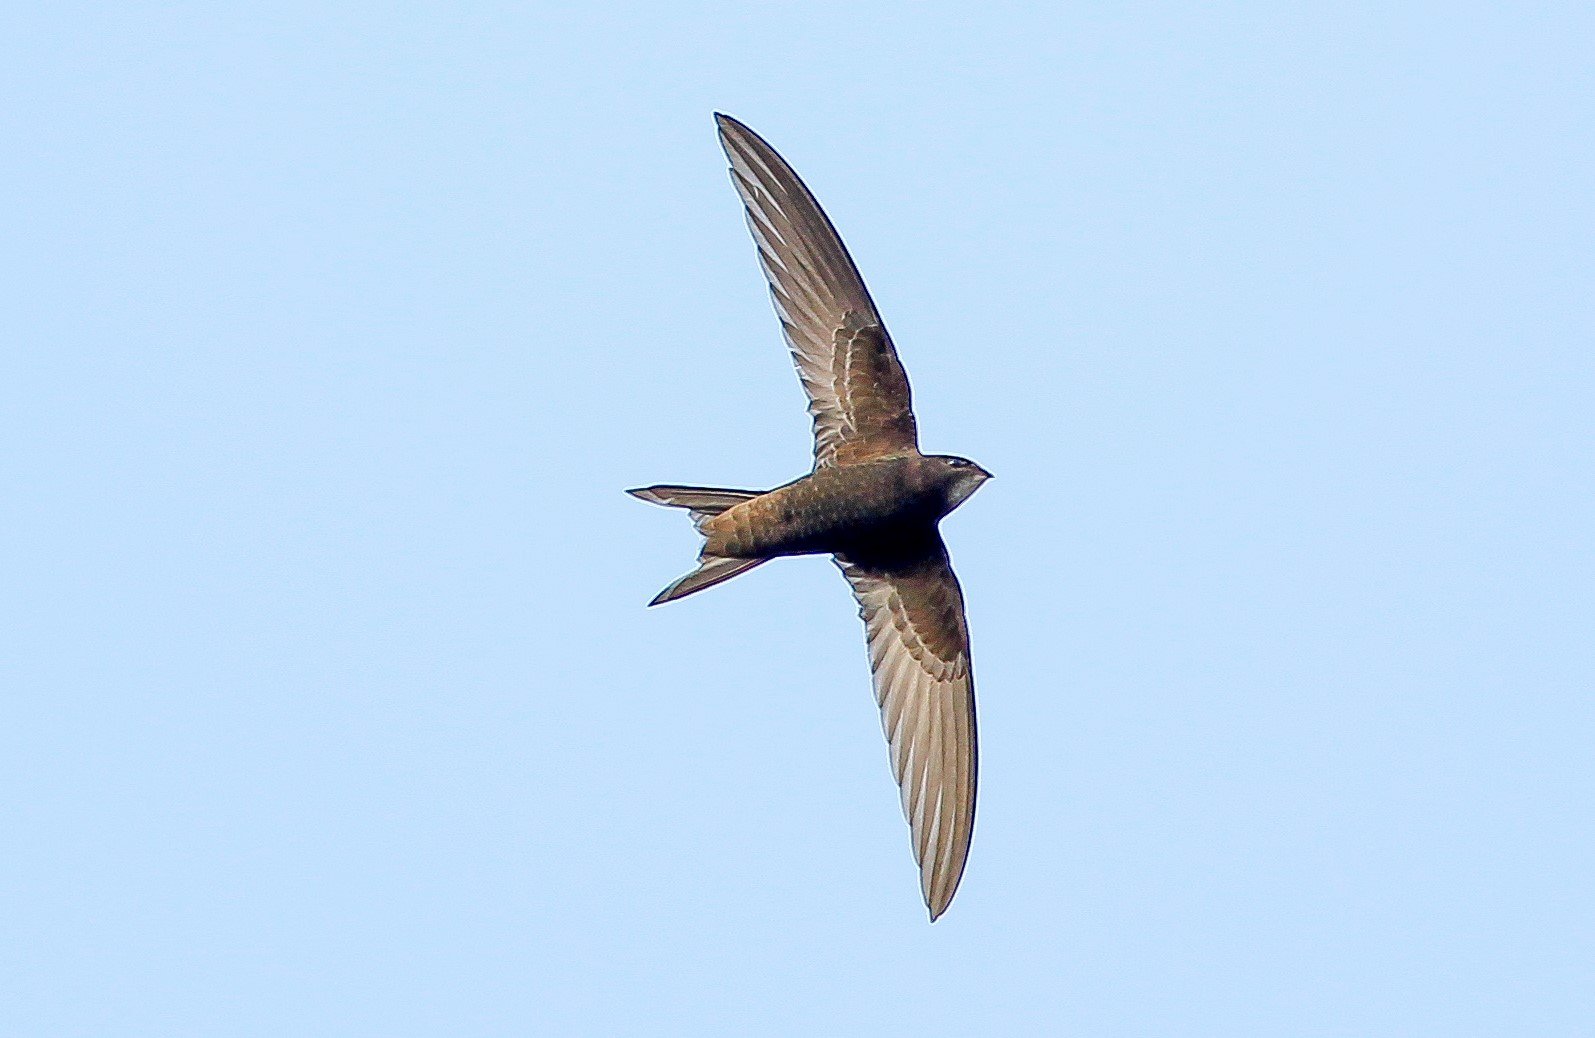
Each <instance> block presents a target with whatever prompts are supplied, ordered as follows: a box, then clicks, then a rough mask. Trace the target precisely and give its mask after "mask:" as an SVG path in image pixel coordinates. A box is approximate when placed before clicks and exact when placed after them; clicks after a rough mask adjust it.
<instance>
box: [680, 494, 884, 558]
mask: <svg viewBox="0 0 1595 1038" xmlns="http://www.w3.org/2000/svg"><path fill="white" fill-rule="evenodd" d="M910 504H911V502H908V501H906V500H903V499H902V495H901V494H897V493H893V492H891V488H890V487H889V486H880V485H873V486H852V485H848V483H847V482H844V481H842V480H834V479H832V480H827V479H823V478H821V479H816V478H814V477H812V476H811V477H805V478H804V479H801V480H799V481H797V482H796V483H792V484H788V485H787V486H784V487H780V488H777V489H775V490H772V491H770V492H769V493H767V494H762V495H760V496H759V497H756V498H754V499H753V500H751V501H747V502H744V503H743V504H740V505H737V506H736V507H735V508H732V509H730V510H728V511H726V512H723V513H721V514H720V515H718V516H716V517H715V519H714V520H713V522H712V523H711V524H710V528H709V530H708V531H706V532H707V533H708V534H709V540H708V543H707V544H706V545H705V549H706V550H707V551H709V552H710V553H711V554H716V555H729V556H733V557H737V558H753V557H767V556H773V555H813V554H828V553H831V552H835V551H840V550H843V548H844V547H845V546H846V545H848V544H851V543H854V542H856V541H857V540H858V539H859V538H860V537H868V536H870V535H872V534H873V533H874V532H876V531H878V530H881V529H882V528H884V527H888V526H891V525H894V524H896V523H900V522H902V521H903V519H904V518H905V511H906V510H907V508H908V507H909V506H910Z"/></svg>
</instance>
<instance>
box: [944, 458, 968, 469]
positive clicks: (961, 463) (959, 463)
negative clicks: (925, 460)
mask: <svg viewBox="0 0 1595 1038" xmlns="http://www.w3.org/2000/svg"><path fill="white" fill-rule="evenodd" d="M947 463H948V464H949V465H951V466H952V467H953V468H955V469H961V468H963V467H965V466H966V465H968V464H969V462H967V461H965V460H964V459H963V458H949V459H947Z"/></svg>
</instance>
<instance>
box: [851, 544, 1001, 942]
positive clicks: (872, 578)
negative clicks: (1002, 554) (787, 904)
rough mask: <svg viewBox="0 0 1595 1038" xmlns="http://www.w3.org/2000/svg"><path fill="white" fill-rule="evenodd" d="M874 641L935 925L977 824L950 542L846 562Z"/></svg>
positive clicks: (966, 673) (884, 713) (881, 695)
mask: <svg viewBox="0 0 1595 1038" xmlns="http://www.w3.org/2000/svg"><path fill="white" fill-rule="evenodd" d="M837 565H838V566H840V567H841V568H842V573H843V575H844V576H846V577H847V580H848V583H849V584H851V585H852V586H853V595H854V597H855V598H857V599H858V606H859V615H860V616H861V617H862V618H863V620H864V628H865V633H866V635H867V636H868V639H869V655H870V668H871V669H872V670H873V672H874V679H875V699H876V701H877V702H878V703H879V704H880V708H881V728H882V729H883V730H884V731H885V733H886V741H887V743H888V744H889V746H890V755H891V761H892V775H893V776H894V777H895V778H896V779H897V785H898V787H899V788H900V789H901V791H902V799H903V814H904V815H905V816H907V818H908V825H909V829H910V830H911V832H912V837H913V844H914V860H915V861H917V862H918V863H919V886H920V890H921V892H922V893H923V894H924V895H925V905H926V907H928V908H929V909H930V918H931V920H932V921H935V919H936V917H937V916H939V915H941V914H942V913H943V912H944V911H946V910H947V906H948V904H950V903H951V902H952V899H953V893H954V891H956V890H957V889H958V881H959V879H960V878H961V877H962V876H963V873H964V862H965V860H966V859H967V858H968V857H969V842H970V838H971V837H972V836H973V835H974V827H975V772H976V757H977V750H976V740H975V679H974V674H973V673H972V671H971V669H970V664H969V628H968V625H967V624H966V623H965V621H964V596H963V592H962V590H960V588H959V586H958V578H957V577H955V576H953V571H952V567H951V566H950V565H949V564H948V561H947V549H946V548H945V547H944V546H943V544H942V542H941V538H940V537H936V538H935V543H934V545H933V547H932V550H931V551H930V552H929V553H927V554H926V556H925V557H923V558H921V559H919V560H918V561H915V562H911V563H906V564H894V565H892V566H891V567H890V568H889V569H880V568H871V567H869V566H867V565H861V564H859V563H856V562H854V561H851V560H848V559H844V558H841V557H838V558H837Z"/></svg>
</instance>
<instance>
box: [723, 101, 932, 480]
mask: <svg viewBox="0 0 1595 1038" xmlns="http://www.w3.org/2000/svg"><path fill="white" fill-rule="evenodd" d="M715 122H716V123H717V124H718V126H719V127H720V143H721V145H722V146H724V148H725V152H726V156H727V157H728V158H729V159H730V160H731V180H732V182H733V183H735V184H736V188H737V193H738V194H739V195H741V196H742V203H743V205H744V206H745V207H746V209H747V216H748V228H749V230H751V231H752V232H753V239H754V241H755V242H757V243H758V246H759V265H760V266H762V267H763V268H764V276H765V277H766V279H768V280H769V282H770V295H771V297H772V298H774V300H775V309H776V312H777V313H778V314H779V315H780V317H781V328H782V331H783V332H784V333H785V334H786V341H787V345H789V346H790V347H791V348H792V359H793V360H794V361H796V363H797V369H798V375H799V376H800V377H801V378H802V379H803V388H804V390H805V391H807V393H808V395H809V413H810V414H812V415H813V416H814V464H815V467H816V468H818V467H820V466H824V465H848V464H852V463H854V462H860V461H868V460H870V459H873V458H879V457H885V456H887V455H891V454H901V453H904V452H907V451H915V450H918V445H919V437H918V433H917V431H916V429H915V427H914V411H913V406H912V403H911V401H910V399H909V391H908V376H907V375H906V374H904V372H903V365H902V364H901V362H899V361H898V359H897V350H896V349H894V348H893V346H892V340H891V336H889V335H887V334H886V326H885V325H884V324H883V323H882V322H881V316H880V314H879V313H877V312H876V310H875V304H874V303H873V302H871V301H870V297H869V290H868V289H867V288H865V287H864V279H863V278H861V277H859V275H858V268H857V267H855V266H854V265H853V260H852V257H850V256H848V254H847V247H846V246H845V245H843V244H842V239H841V237H840V236H838V235H837V233H836V228H834V227H832V226H831V221H830V220H829V219H827V218H826V216H825V213H824V211H823V210H821V209H820V204H819V203H818V202H817V201H815V200H814V195H813V194H811V193H810V192H809V189H808V188H807V187H804V186H803V181H801V180H799V179H798V175H797V174H796V173H794V172H792V167H791V166H788V165H787V164H786V161H785V160H784V159H782V158H781V156H779V155H777V154H776V153H775V149H774V148H772V147H770V146H769V145H768V144H766V143H765V142H764V141H763V139H761V138H760V137H759V135H758V134H756V133H754V132H753V131H752V130H750V129H748V128H747V127H746V126H743V125H742V124H741V123H739V122H737V121H736V120H735V119H733V118H731V117H730V116H726V115H716V116H715Z"/></svg>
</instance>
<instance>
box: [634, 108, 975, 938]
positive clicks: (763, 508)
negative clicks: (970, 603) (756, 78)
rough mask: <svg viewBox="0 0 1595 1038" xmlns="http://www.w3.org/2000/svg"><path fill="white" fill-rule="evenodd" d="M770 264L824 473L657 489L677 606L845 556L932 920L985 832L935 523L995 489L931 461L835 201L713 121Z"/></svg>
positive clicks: (969, 684) (757, 142) (744, 131)
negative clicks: (678, 518) (746, 578)
mask: <svg viewBox="0 0 1595 1038" xmlns="http://www.w3.org/2000/svg"><path fill="white" fill-rule="evenodd" d="M715 119H716V122H717V123H718V125H719V129H720V143H721V144H722V145H723V146H724V148H725V151H726V155H727V157H728V158H729V159H730V160H731V179H732V182H733V183H734V184H735V185H736V188H737V193H738V194H739V195H741V196H742V202H743V205H744V207H745V209H746V213H747V219H748V228H749V230H751V231H752V233H753V238H754V241H755V242H756V243H757V245H758V248H759V263H760V265H761V266H762V267H763V268H764V273H765V277H766V279H767V280H768V281H769V284H770V295H771V297H772V298H773V299H774V301H775V309H776V313H777V314H778V315H779V316H780V318H781V328H782V331H783V332H784V333H785V336H786V341H787V345H789V346H790V347H791V348H792V358H793V361H794V362H795V363H796V365H797V369H798V376H799V377H800V378H801V379H802V381H803V388H804V391H805V392H807V393H808V397H809V413H810V414H811V415H812V416H813V419H814V470H813V471H812V472H810V473H809V474H808V475H806V476H803V477H801V478H799V479H796V480H793V481H792V482H791V483H788V484H786V485H785V486H780V487H777V488H775V489H774V490H770V491H766V492H762V493H761V492H758V491H750V490H717V489H711V488H705V487H684V486H655V487H647V488H645V489H641V490H633V491H630V493H632V494H634V495H636V496H637V497H639V498H642V499H643V500H644V501H649V502H652V503H654V504H659V505H668V506H671V507H676V508H685V509H688V510H689V511H690V512H691V514H692V519H693V522H694V523H695V524H696V525H697V527H698V531H699V532H700V533H701V534H703V537H704V542H703V550H702V552H701V553H700V554H699V558H698V562H699V564H698V568H697V569H696V570H694V571H693V572H691V573H689V574H687V575H686V576H684V577H682V578H681V579H680V580H677V581H676V582H675V583H673V584H671V585H670V586H669V587H667V588H665V589H664V590H663V591H661V592H660V593H659V595H658V597H656V598H655V599H654V600H653V602H652V603H650V604H652V605H658V604H660V603H661V602H670V601H674V600H676V599H678V598H684V597H685V596H687V595H690V594H692V593H694V592H696V591H702V590H703V589H705V588H708V587H713V586H714V585H715V584H718V583H720V582H722V581H725V580H729V579H730V578H732V577H734V576H736V575H737V574H738V573H743V572H746V571H747V570H749V569H752V568H753V567H754V566H757V565H759V564H760V563H762V562H766V561H768V560H769V559H772V558H776V557H779V556H782V555H816V554H820V555H826V554H828V555H832V556H834V557H835V559H836V563H837V565H838V566H840V567H841V569H842V574H843V576H845V577H846V578H847V581H848V583H849V584H850V585H851V586H852V588H853V596H854V598H856V599H857V600H858V606H859V615H860V616H861V617H862V618H863V620H864V628H865V633H866V636H867V639H868V645H869V656H870V668H871V670H872V672H873V674H874V684H875V698H876V701H877V702H878V703H879V705H880V709H881V726H882V728H883V729H884V731H885V733H886V739H887V743H888V745H889V747H890V757H891V762H892V774H893V776H894V777H895V778H896V779H897V784H898V786H899V788H900V790H901V792H902V801H903V814H904V815H905V816H906V817H907V819H908V824H909V828H910V830H911V832H912V838H913V847H914V860H915V861H916V862H918V863H919V869H920V889H921V891H922V892H923V894H924V897H925V904H926V906H927V907H928V908H929V909H930V917H931V919H932V920H934V919H935V918H936V917H937V916H939V915H941V914H942V912H944V911H946V909H947V905H948V904H949V903H950V902H951V901H952V897H953V893H954V891H956V890H957V889H958V881H959V879H960V878H961V877H962V876H963V871H964V862H965V860H966V859H967V857H968V855H969V841H970V837H971V835H972V834H973V831H974V824H975V773H976V741H975V686H974V677H973V674H972V672H971V671H970V664H969V629H968V626H967V625H966V623H965V621H964V598H963V592H962V591H961V590H960V589H959V587H958V580H957V578H956V577H954V576H953V571H952V567H951V565H950V564H949V562H948V559H947V548H946V546H945V545H944V544H943V543H942V539H941V534H940V532H939V531H938V529H937V523H938V522H940V520H941V518H942V517H943V516H945V515H946V514H947V513H949V512H951V511H952V510H953V509H954V508H956V507H958V505H959V504H961V503H962V502H963V501H964V500H965V499H966V498H968V497H969V495H970V494H973V493H974V492H975V491H976V490H977V489H979V488H980V485H981V484H982V483H984V482H985V481H986V480H987V479H989V478H991V475H990V473H988V472H986V471H985V470H984V469H982V468H981V467H980V466H979V465H976V464H975V463H973V462H971V461H967V460H965V459H963V458H957V457H951V456H947V455H925V454H921V453H920V451H919V433H918V429H917V427H916V425H915V422H914V411H913V406H912V402H911V397H910V394H909V388H908V376H907V375H906V374H905V373H904V371H903V365H902V363H901V362H900V361H899V360H898V359H897V350H896V348H895V347H894V346H893V345H892V340H891V336H889V335H888V334H887V333H886V327H885V325H884V323H883V322H882V321H881V317H880V314H879V313H878V312H877V311H876V309H875V304H874V303H873V302H872V301H871V300H870V296H869V290H868V289H866V288H865V287H864V281H863V279H862V278H861V277H859V273H858V268H856V267H855V266H854V265H853V261H852V259H851V258H850V257H849V256H848V254H847V248H846V247H845V246H844V245H843V244H842V239H841V237H840V236H838V235H837V233H836V229H835V228H834V227H832V226H831V222H830V220H829V219H827V218H826V216H825V213H824V212H823V211H822V210H821V209H820V205H819V203H818V202H817V201H815V199H814V196H813V195H812V194H811V193H810V192H809V190H808V188H807V187H805V186H804V185H803V182H802V181H801V180H799V179H798V176H797V174H796V173H794V172H793V171H792V168H791V167H790V166H788V165H787V164H786V162H785V161H784V160H783V159H782V158H781V156H779V155H777V154H776V153H775V150H774V149H773V148H771V147H770V146H769V145H768V144H766V143H765V142H764V141H763V140H762V139H760V138H759V137H758V135H757V134H755V133H754V132H753V131H752V130H750V129H748V128H747V127H746V126H743V125H742V124H741V123H739V122H737V121H736V120H735V119H732V118H730V117H728V116H724V115H717V116H715Z"/></svg>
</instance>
